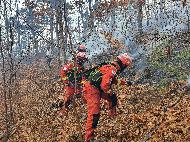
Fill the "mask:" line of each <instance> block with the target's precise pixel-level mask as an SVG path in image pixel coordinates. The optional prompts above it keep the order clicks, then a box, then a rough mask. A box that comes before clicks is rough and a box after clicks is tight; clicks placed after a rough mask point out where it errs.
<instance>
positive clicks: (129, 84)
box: [125, 80, 133, 86]
mask: <svg viewBox="0 0 190 142" xmlns="http://www.w3.org/2000/svg"><path fill="white" fill-rule="evenodd" d="M125 84H126V85H127V86H131V85H133V82H131V81H129V80H127V81H126V83H125Z"/></svg>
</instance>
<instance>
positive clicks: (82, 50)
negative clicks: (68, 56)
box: [78, 44, 86, 52]
mask: <svg viewBox="0 0 190 142" xmlns="http://www.w3.org/2000/svg"><path fill="white" fill-rule="evenodd" d="M78 52H86V46H85V45H83V44H81V45H79V47H78Z"/></svg>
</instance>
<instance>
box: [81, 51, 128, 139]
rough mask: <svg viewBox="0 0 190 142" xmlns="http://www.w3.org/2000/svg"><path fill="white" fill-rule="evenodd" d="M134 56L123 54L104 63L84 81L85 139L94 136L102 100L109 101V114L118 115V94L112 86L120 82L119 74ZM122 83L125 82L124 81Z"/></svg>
mask: <svg viewBox="0 0 190 142" xmlns="http://www.w3.org/2000/svg"><path fill="white" fill-rule="evenodd" d="M131 64H132V58H131V57H130V56H129V55H128V54H127V53H124V54H121V55H119V56H118V57H117V60H116V61H114V62H112V63H110V64H107V65H103V66H101V67H99V68H97V69H96V70H94V71H93V72H91V73H90V74H89V75H87V76H86V80H85V81H83V95H84V99H85V100H86V102H87V110H88V117H87V122H86V134H85V141H86V142H89V141H91V140H92V139H93V138H94V130H95V128H96V127H97V124H98V121H99V118H100V100H101V98H102V99H105V100H107V101H108V103H109V115H110V116H115V115H116V106H117V96H116V94H115V93H114V92H112V89H111V86H112V85H113V84H117V83H118V79H117V75H118V74H119V73H121V72H122V71H123V70H124V69H125V68H126V67H130V66H131ZM121 82H122V85H124V84H125V82H124V81H120V83H121Z"/></svg>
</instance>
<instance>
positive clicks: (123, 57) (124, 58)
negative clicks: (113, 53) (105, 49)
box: [117, 53, 132, 67]
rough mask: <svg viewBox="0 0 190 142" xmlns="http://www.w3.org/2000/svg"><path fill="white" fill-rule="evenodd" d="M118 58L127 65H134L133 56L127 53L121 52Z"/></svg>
mask: <svg viewBox="0 0 190 142" xmlns="http://www.w3.org/2000/svg"><path fill="white" fill-rule="evenodd" d="M117 58H118V59H119V60H120V61H121V62H122V64H123V65H125V66H129V67H130V66H131V65H132V57H130V56H129V55H128V54H127V53H124V54H120V55H119V56H117Z"/></svg>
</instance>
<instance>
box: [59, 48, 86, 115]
mask: <svg viewBox="0 0 190 142" xmlns="http://www.w3.org/2000/svg"><path fill="white" fill-rule="evenodd" d="M87 60H88V59H87V57H86V47H85V46H84V45H80V46H79V47H78V53H77V54H76V66H75V64H74V61H72V62H69V63H67V64H66V65H63V66H62V68H61V70H60V76H61V79H62V81H63V83H64V92H65V93H64V102H65V104H64V108H63V109H62V111H63V112H64V111H65V109H67V110H68V107H69V105H70V103H71V101H72V97H73V95H74V94H75V93H76V94H81V92H82V86H81V81H82V76H81V77H79V78H77V80H76V81H77V89H76V92H75V77H74V72H76V74H80V73H81V72H82V71H84V63H85V62H86V61H87Z"/></svg>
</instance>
